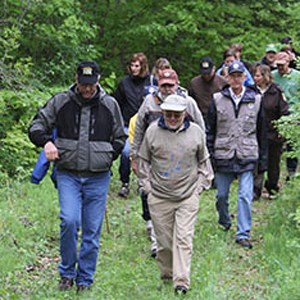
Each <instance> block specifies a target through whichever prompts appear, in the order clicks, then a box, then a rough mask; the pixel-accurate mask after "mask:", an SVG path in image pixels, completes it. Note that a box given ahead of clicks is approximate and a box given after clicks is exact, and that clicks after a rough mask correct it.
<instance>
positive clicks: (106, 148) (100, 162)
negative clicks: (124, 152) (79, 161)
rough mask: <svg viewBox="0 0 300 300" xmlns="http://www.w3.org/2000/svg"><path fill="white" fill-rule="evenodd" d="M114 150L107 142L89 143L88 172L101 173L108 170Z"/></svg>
mask: <svg viewBox="0 0 300 300" xmlns="http://www.w3.org/2000/svg"><path fill="white" fill-rule="evenodd" d="M113 153H114V149H113V147H112V145H111V144H110V143H108V142H90V147H89V155H90V161H89V170H90V171H92V172H103V171H107V170H109V169H110V167H111V164H112V160H113Z"/></svg>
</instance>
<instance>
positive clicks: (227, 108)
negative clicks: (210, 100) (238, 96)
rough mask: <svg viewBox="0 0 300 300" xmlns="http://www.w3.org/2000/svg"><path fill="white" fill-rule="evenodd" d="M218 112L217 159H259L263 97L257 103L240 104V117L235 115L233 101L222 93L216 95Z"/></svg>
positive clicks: (215, 153)
mask: <svg viewBox="0 0 300 300" xmlns="http://www.w3.org/2000/svg"><path fill="white" fill-rule="evenodd" d="M214 100H215V104H216V111H217V127H216V128H217V129H216V139H215V144H214V150H215V151H214V156H215V159H231V158H233V157H234V156H236V157H237V158H238V159H246V160H248V159H250V160H253V159H258V142H257V137H256V127H257V126H256V124H257V117H258V112H259V109H260V103H261V97H260V96H259V95H256V96H255V101H249V102H248V101H247V102H241V103H240V110H239V112H238V116H237V117H236V115H235V109H234V104H233V103H232V100H230V99H229V98H227V97H225V96H223V95H222V94H221V93H216V94H214Z"/></svg>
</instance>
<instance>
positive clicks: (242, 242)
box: [236, 239, 253, 249]
mask: <svg viewBox="0 0 300 300" xmlns="http://www.w3.org/2000/svg"><path fill="white" fill-rule="evenodd" d="M236 242H237V243H238V244H239V245H241V246H242V247H244V248H248V249H252V247H253V246H252V244H251V243H250V241H249V240H248V239H241V240H236Z"/></svg>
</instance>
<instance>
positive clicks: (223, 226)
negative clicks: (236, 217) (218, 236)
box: [219, 223, 231, 231]
mask: <svg viewBox="0 0 300 300" xmlns="http://www.w3.org/2000/svg"><path fill="white" fill-rule="evenodd" d="M219 224H220V223H219ZM219 227H220V228H221V229H222V230H224V231H228V230H230V228H231V224H227V225H223V224H220V226H219Z"/></svg>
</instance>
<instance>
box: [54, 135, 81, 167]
mask: <svg viewBox="0 0 300 300" xmlns="http://www.w3.org/2000/svg"><path fill="white" fill-rule="evenodd" d="M55 145H56V147H57V149H58V154H59V159H58V161H57V162H56V165H57V167H58V168H63V169H68V170H76V167H77V147H78V141H74V140H69V139H61V138H58V139H56V141H55Z"/></svg>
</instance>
